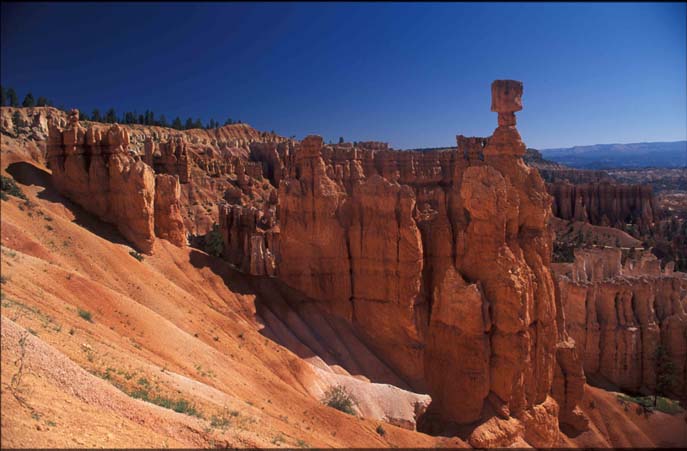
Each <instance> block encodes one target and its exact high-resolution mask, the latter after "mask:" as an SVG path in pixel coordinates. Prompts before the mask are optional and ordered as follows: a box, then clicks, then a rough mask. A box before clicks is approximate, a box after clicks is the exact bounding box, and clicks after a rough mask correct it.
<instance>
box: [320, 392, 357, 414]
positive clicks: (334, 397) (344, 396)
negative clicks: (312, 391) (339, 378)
mask: <svg viewBox="0 0 687 451" xmlns="http://www.w3.org/2000/svg"><path fill="white" fill-rule="evenodd" d="M322 402H324V403H325V404H326V405H328V406H329V407H333V408H335V409H336V410H340V411H341V412H344V413H347V414H349V415H355V410H353V406H354V405H355V404H356V402H355V399H354V398H353V396H352V395H351V394H350V393H348V391H347V390H346V387H344V386H342V385H336V386H334V387H330V388H329V390H327V391H326V392H325V394H324V399H323V400H322Z"/></svg>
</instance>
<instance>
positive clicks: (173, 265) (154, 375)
mask: <svg viewBox="0 0 687 451" xmlns="http://www.w3.org/2000/svg"><path fill="white" fill-rule="evenodd" d="M9 172H10V173H12V175H13V176H14V177H15V178H16V179H18V180H20V181H22V182H24V183H20V184H19V186H20V187H21V188H22V190H23V191H24V193H26V195H27V196H28V198H29V201H28V202H25V201H22V200H20V199H17V198H15V197H10V198H9V200H7V201H3V202H2V224H1V226H2V276H3V284H2V292H3V301H2V321H3V323H2V363H3V365H2V403H3V408H2V429H3V434H2V446H8V447H12V446H35V447H48V446H60V447H68V446H89V447H91V446H155V447H163V446H192V447H197V446H212V445H214V444H226V445H229V446H265V447H299V446H302V447H306V446H313V447H329V446H358V447H380V446H381V447H385V446H423V447H426V446H436V445H439V444H441V443H444V442H445V443H446V444H447V445H450V446H460V445H461V444H462V442H460V441H459V440H458V439H452V440H447V439H439V438H434V437H430V436H427V435H424V434H420V433H417V432H412V431H409V430H405V429H402V428H399V427H396V426H394V425H392V424H389V423H387V422H382V421H374V420H364V419H360V418H355V417H353V416H350V415H346V414H344V413H341V412H339V411H337V410H335V409H332V408H329V407H326V406H324V405H322V404H321V403H320V402H319V399H318V398H317V397H316V396H315V395H314V394H316V393H318V390H319V392H322V389H323V388H327V387H326V385H327V383H328V382H327V381H328V380H329V379H328V378H327V377H322V376H321V375H319V372H320V371H318V370H316V369H315V368H314V367H313V365H311V364H310V363H308V362H307V361H306V360H303V359H301V358H299V357H298V356H296V355H295V354H294V353H292V352H291V351H290V350H288V349H287V348H285V347H282V346H280V345H278V344H276V343H275V342H273V341H272V340H271V339H269V338H267V336H266V335H270V333H272V334H273V333H275V332H270V330H273V329H274V327H275V326H274V325H272V327H271V328H270V327H266V326H265V325H263V322H262V320H261V319H260V318H259V317H257V316H256V313H255V312H256V309H257V308H258V307H256V303H260V302H263V303H265V302H268V301H269V300H268V299H265V296H260V295H259V294H256V293H259V292H260V289H256V288H255V286H254V285H256V284H257V285H259V286H262V285H264V284H265V283H270V282H269V281H260V280H254V279H251V278H248V277H246V276H243V275H241V274H239V273H237V272H235V271H233V270H231V268H229V266H228V265H227V264H226V263H224V262H221V261H219V260H217V259H214V258H211V257H208V256H207V255H206V254H204V253H202V252H200V251H198V250H195V249H192V248H185V249H179V248H176V247H174V246H172V245H171V244H169V243H167V242H165V241H163V240H158V242H157V247H156V249H155V255H154V256H146V257H145V258H144V260H143V261H140V262H139V261H138V260H136V259H135V258H134V257H132V256H131V255H129V252H130V251H131V250H132V249H131V247H130V246H129V245H128V244H126V243H125V242H124V241H123V240H122V239H121V237H119V235H118V234H117V233H116V232H115V231H114V230H113V229H112V228H111V227H109V226H107V225H105V224H103V223H101V222H99V221H97V220H95V219H93V218H92V217H91V216H90V215H88V214H87V213H85V212H83V211H82V210H81V209H80V208H78V207H77V206H75V205H73V204H72V203H70V202H68V201H66V200H65V199H63V198H61V197H60V196H59V195H58V194H57V193H56V192H54V191H53V190H52V189H51V187H50V184H49V177H48V172H47V170H46V169H45V168H41V167H39V166H36V165H33V164H30V163H26V162H23V163H18V164H15V165H11V166H10V168H9ZM262 290H264V287H263V288H262ZM268 307H269V306H268ZM261 308H266V307H261ZM89 314H90V320H88V319H87V318H88V317H89ZM84 316H85V317H86V319H85V318H84ZM272 323H274V320H272ZM344 341H345V340H344ZM349 341H350V340H349ZM316 360H317V359H316ZM323 368H329V366H328V365H324V366H323ZM335 368H337V367H336V366H335ZM331 371H333V370H331ZM331 371H327V372H331ZM337 372H338V373H340V374H343V375H348V372H347V371H346V370H343V369H338V370H337ZM347 377H349V378H352V376H347ZM334 379H336V378H335V377H334ZM363 380H364V378H363ZM368 385H370V386H372V384H370V383H368ZM382 392H384V390H382ZM382 396H384V393H382ZM136 398H144V399H145V398H147V399H148V400H152V401H154V402H152V403H151V402H144V401H142V400H140V399H136ZM155 404H162V405H163V406H166V407H168V408H164V407H159V406H157V405H155ZM175 409H176V410H179V411H181V412H182V413H177V412H175V411H174V410H175ZM380 425H381V426H382V428H383V433H380V432H378V431H377V428H378V426H380Z"/></svg>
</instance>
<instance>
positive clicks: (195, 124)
mask: <svg viewBox="0 0 687 451" xmlns="http://www.w3.org/2000/svg"><path fill="white" fill-rule="evenodd" d="M193 128H203V121H201V120H200V119H196V122H194V123H193Z"/></svg>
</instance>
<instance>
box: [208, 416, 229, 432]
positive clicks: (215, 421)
mask: <svg viewBox="0 0 687 451" xmlns="http://www.w3.org/2000/svg"><path fill="white" fill-rule="evenodd" d="M210 426H212V427H213V428H220V429H226V428H227V426H229V420H228V419H227V418H224V417H218V416H216V415H213V416H212V417H210Z"/></svg>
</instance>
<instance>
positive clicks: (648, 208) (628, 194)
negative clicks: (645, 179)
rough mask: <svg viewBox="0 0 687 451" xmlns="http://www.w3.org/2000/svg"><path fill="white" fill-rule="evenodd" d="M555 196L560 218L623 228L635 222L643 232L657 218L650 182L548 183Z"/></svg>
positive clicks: (557, 213) (555, 213) (556, 214)
mask: <svg viewBox="0 0 687 451" xmlns="http://www.w3.org/2000/svg"><path fill="white" fill-rule="evenodd" d="M548 190H549V193H550V194H551V195H552V196H553V197H554V202H553V206H552V208H553V214H554V215H555V216H558V217H559V218H562V219H567V220H575V221H583V222H589V223H591V224H594V225H600V226H610V227H616V228H620V229H624V227H625V225H626V224H630V223H631V224H636V225H637V226H638V227H639V231H640V232H641V233H646V232H648V231H649V229H650V228H651V226H652V224H653V223H654V221H655V220H656V219H657V212H658V207H657V205H656V201H655V199H654V196H653V191H652V188H651V186H649V185H625V184H618V183H611V182H607V181H603V182H592V183H582V184H572V183H569V182H566V181H561V182H554V183H550V184H548Z"/></svg>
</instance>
